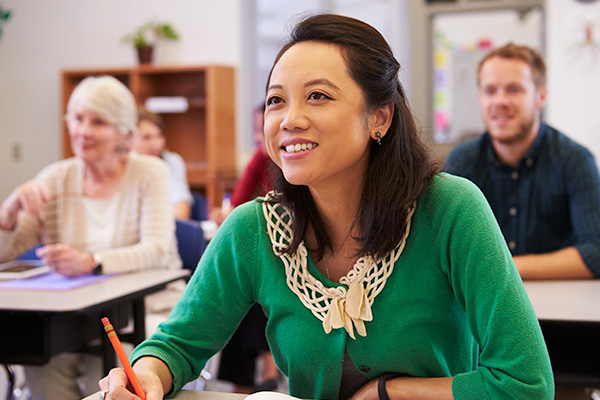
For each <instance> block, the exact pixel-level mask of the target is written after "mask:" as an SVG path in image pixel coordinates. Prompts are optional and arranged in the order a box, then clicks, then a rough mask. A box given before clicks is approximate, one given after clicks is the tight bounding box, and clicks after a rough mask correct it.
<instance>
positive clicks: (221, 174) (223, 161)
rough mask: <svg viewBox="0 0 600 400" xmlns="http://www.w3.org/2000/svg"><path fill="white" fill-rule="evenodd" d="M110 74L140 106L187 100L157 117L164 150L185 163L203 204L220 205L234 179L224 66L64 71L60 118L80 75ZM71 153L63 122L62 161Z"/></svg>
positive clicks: (228, 72)
mask: <svg viewBox="0 0 600 400" xmlns="http://www.w3.org/2000/svg"><path fill="white" fill-rule="evenodd" d="M90 75H94V76H100V75H112V76H114V77H116V78H117V79H119V80H120V81H121V82H123V83H124V84H125V85H126V86H127V87H129V89H130V90H131V91H132V93H133V95H134V96H135V98H136V100H137V102H138V103H139V104H145V102H146V100H147V99H148V98H150V97H162V96H167V97H169V96H178V97H185V98H186V99H187V101H188V105H189V107H188V110H187V111H186V112H183V113H165V114H161V115H162V117H163V119H164V123H165V135H166V138H167V148H168V149H169V150H171V151H174V152H176V153H179V154H180V155H181V156H182V157H183V159H184V160H185V162H186V166H187V177H188V182H189V184H190V187H191V188H192V190H195V191H200V192H202V193H204V194H205V195H206V198H207V201H208V206H209V207H215V206H218V205H220V204H221V200H222V198H223V194H224V192H225V191H226V190H229V189H230V188H231V185H232V182H234V181H235V178H236V171H237V170H236V164H235V159H236V146H235V104H236V99H235V82H234V79H235V76H234V69H233V68H231V67H224V66H173V67H166V66H152V65H148V66H146V65H141V66H138V67H135V68H113V69H85V70H65V71H63V72H62V115H65V114H66V111H67V103H68V101H69V97H70V95H71V92H72V91H73V89H74V88H75V87H76V86H77V84H78V83H79V82H81V80H83V79H84V78H85V77H87V76H90ZM72 155H73V153H72V151H71V145H70V140H69V133H68V130H67V126H66V123H63V157H65V158H66V157H70V156H72Z"/></svg>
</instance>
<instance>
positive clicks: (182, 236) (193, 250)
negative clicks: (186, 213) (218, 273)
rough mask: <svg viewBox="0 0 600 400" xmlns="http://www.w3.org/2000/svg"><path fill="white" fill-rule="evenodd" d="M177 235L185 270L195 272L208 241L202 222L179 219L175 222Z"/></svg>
mask: <svg viewBox="0 0 600 400" xmlns="http://www.w3.org/2000/svg"><path fill="white" fill-rule="evenodd" d="M175 234H176V236H177V248H178V250H179V256H180V257H181V261H182V262H183V268H185V269H189V270H190V271H194V270H195V269H196V266H197V265H198V261H199V260H200V257H201V256H202V253H204V249H205V248H206V240H205V239H204V232H203V231H202V226H200V222H198V221H192V220H179V219H177V220H175Z"/></svg>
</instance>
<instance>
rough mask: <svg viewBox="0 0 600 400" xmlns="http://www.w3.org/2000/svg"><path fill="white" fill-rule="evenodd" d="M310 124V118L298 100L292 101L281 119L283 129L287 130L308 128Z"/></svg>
mask: <svg viewBox="0 0 600 400" xmlns="http://www.w3.org/2000/svg"><path fill="white" fill-rule="evenodd" d="M307 126H308V119H307V118H306V113H305V110H304V107H303V106H302V105H301V104H298V102H290V103H288V106H287V108H286V112H285V116H284V118H283V120H282V121H281V129H282V130H287V131H294V130H299V129H306V128H307Z"/></svg>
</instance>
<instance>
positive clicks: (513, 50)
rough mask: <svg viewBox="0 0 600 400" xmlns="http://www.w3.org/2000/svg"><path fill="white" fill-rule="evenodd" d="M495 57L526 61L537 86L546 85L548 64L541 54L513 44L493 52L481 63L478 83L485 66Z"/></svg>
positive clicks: (478, 69)
mask: <svg viewBox="0 0 600 400" xmlns="http://www.w3.org/2000/svg"><path fill="white" fill-rule="evenodd" d="M493 57H500V58H506V59H514V60H521V61H524V62H525V63H527V65H529V67H530V68H531V73H532V75H533V83H534V84H535V86H536V87H537V88H539V87H540V86H543V85H545V84H546V62H545V61H544V57H542V55H541V54H540V52H539V51H537V50H536V49H534V48H531V47H529V46H522V45H516V44H514V43H512V42H511V43H508V44H506V45H504V46H502V47H498V48H497V49H494V50H492V51H491V52H489V53H488V54H487V55H486V56H485V57H483V59H482V60H481V61H479V65H478V66H477V82H478V83H479V75H480V73H481V68H482V67H483V64H484V63H485V62H486V61H488V60H489V59H490V58H493Z"/></svg>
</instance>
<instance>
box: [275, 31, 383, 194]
mask: <svg viewBox="0 0 600 400" xmlns="http://www.w3.org/2000/svg"><path fill="white" fill-rule="evenodd" d="M372 126H373V117H372V116H370V115H369V114H367V113H366V112H365V105H364V100H363V93H362V91H361V89H360V87H359V86H358V84H356V82H355V81H354V80H353V79H352V78H351V77H350V75H349V74H348V72H347V70H346V63H345V61H344V59H343V57H342V53H341V52H340V50H339V48H338V47H337V46H335V45H332V44H326V43H320V42H301V43H298V44H295V45H294V46H292V47H291V48H290V49H289V50H287V51H286V52H285V53H284V54H283V56H281V58H280V59H279V61H278V62H277V64H276V65H275V67H274V68H273V71H272V74H271V80H270V81H269V86H268V90H267V107H266V111H265V125H264V132H265V140H266V147H267V152H268V154H269V156H270V157H271V159H272V160H273V161H274V162H275V164H277V165H278V166H279V167H280V168H281V170H282V171H283V174H284V176H285V179H286V180H287V181H288V182H290V183H292V184H294V185H307V186H309V187H311V188H318V187H325V186H323V185H327V187H332V185H335V186H339V185H356V184H357V183H360V182H362V179H363V177H364V174H365V171H366V168H367V165H368V161H369V151H368V149H369V147H368V146H369V140H370V130H371V127H372Z"/></svg>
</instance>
